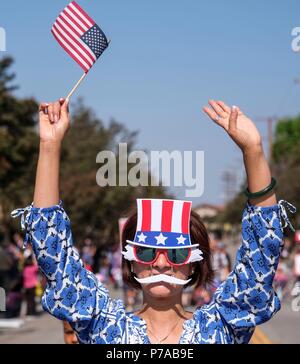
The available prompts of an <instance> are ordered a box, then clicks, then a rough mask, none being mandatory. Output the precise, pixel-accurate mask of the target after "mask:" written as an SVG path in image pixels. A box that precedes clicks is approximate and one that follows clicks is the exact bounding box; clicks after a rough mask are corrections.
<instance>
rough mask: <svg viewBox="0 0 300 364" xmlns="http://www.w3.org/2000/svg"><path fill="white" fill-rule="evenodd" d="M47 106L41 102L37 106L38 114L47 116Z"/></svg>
mask: <svg viewBox="0 0 300 364" xmlns="http://www.w3.org/2000/svg"><path fill="white" fill-rule="evenodd" d="M48 106H49V104H48V103H47V102H42V103H41V104H40V106H39V112H40V113H43V114H48Z"/></svg>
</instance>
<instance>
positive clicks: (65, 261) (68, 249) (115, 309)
mask: <svg viewBox="0 0 300 364" xmlns="http://www.w3.org/2000/svg"><path fill="white" fill-rule="evenodd" d="M12 216H13V217H17V216H21V225H22V228H23V229H25V230H26V235H25V245H26V244H28V243H30V244H31V245H32V248H33V251H34V253H35V255H36V258H37V262H38V265H39V268H40V270H41V271H42V272H43V273H44V275H45V276H46V278H47V286H46V289H45V292H44V294H43V297H42V304H43V308H44V309H45V310H46V311H48V312H49V313H50V314H52V315H53V316H55V317H56V318H58V319H60V320H66V321H68V322H70V323H71V325H72V326H73V327H74V329H75V330H76V331H77V333H78V335H79V338H80V340H81V341H82V342H91V341H92V337H93V334H94V332H95V331H97V332H101V330H103V329H104V326H105V324H106V321H107V320H108V316H109V320H110V321H113V320H115V321H117V320H118V317H119V316H120V315H122V314H124V312H125V307H124V305H123V302H122V301H121V300H112V299H111V298H110V296H109V292H108V290H107V289H106V288H105V287H104V286H103V285H102V284H101V282H100V281H99V280H98V279H97V278H96V276H95V275H94V274H93V273H91V272H89V271H88V270H87V269H85V267H84V265H83V262H82V261H81V259H80V257H79V254H78V252H77V249H75V248H74V246H73V241H72V233H71V226H70V220H69V218H68V216H67V214H66V212H65V211H64V209H63V207H62V204H61V203H60V204H59V205H56V206H52V207H49V208H35V207H33V206H32V205H31V206H29V207H27V208H25V209H18V210H15V211H14V212H12ZM115 334H116V336H117V335H119V336H121V332H116V333H115Z"/></svg>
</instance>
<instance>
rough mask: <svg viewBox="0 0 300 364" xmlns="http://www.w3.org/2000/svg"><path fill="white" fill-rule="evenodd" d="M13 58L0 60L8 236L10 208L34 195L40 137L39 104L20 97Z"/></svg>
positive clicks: (2, 193)
mask: <svg viewBox="0 0 300 364" xmlns="http://www.w3.org/2000/svg"><path fill="white" fill-rule="evenodd" d="M12 64H13V59H12V58H10V57H6V58H3V59H1V60H0V229H1V230H2V234H3V235H4V238H5V240H8V238H9V227H10V225H11V219H10V215H9V213H10V211H11V210H12V209H13V208H15V207H16V206H23V205H24V204H26V203H28V201H30V199H31V198H32V197H31V196H32V189H33V181H34V172H33V171H34V168H35V163H36V155H37V146H38V139H37V135H36V132H35V125H36V111H37V107H38V106H37V103H36V102H35V100H33V99H18V98H16V97H15V96H14V95H13V91H14V90H15V89H16V88H17V87H16V86H15V85H11V82H12V81H13V80H14V78H15V75H14V74H13V73H10V67H11V66H12Z"/></svg>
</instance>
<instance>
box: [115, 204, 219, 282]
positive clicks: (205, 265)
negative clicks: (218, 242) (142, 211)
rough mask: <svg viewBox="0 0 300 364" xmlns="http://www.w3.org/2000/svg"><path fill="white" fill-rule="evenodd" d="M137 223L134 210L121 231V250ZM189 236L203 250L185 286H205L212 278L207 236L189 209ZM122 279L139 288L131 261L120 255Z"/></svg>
mask: <svg viewBox="0 0 300 364" xmlns="http://www.w3.org/2000/svg"><path fill="white" fill-rule="evenodd" d="M136 225H137V211H136V210H135V211H134V212H133V213H132V214H131V215H130V216H129V217H128V219H127V221H126V224H125V226H124V228H123V233H122V250H123V251H124V250H125V245H127V243H126V240H131V241H133V239H134V235H135V232H136ZM190 236H191V240H192V244H199V249H201V250H202V252H203V259H202V260H201V261H200V262H194V263H192V264H193V265H194V273H193V274H192V275H191V276H190V277H189V278H191V279H192V280H191V281H190V282H189V283H188V284H187V285H185V287H188V286H192V285H193V284H195V283H196V284H197V286H205V285H207V284H208V283H211V281H212V279H213V269H212V264H211V252H210V247H209V237H208V233H207V230H206V227H205V225H204V224H203V222H202V220H201V218H200V216H199V215H198V214H197V213H196V212H194V211H191V219H190ZM122 270H123V281H124V282H125V283H127V284H128V285H129V286H130V287H132V288H136V289H141V288H142V287H141V285H140V283H138V282H137V281H136V280H135V279H134V274H133V273H132V272H131V263H130V262H129V261H128V260H126V259H125V258H124V257H123V256H122Z"/></svg>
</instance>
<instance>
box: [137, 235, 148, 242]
mask: <svg viewBox="0 0 300 364" xmlns="http://www.w3.org/2000/svg"><path fill="white" fill-rule="evenodd" d="M146 238H147V236H146V235H144V234H143V233H141V234H140V235H138V239H139V243H140V242H141V241H142V242H143V243H145V242H146V241H145V240H146Z"/></svg>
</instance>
